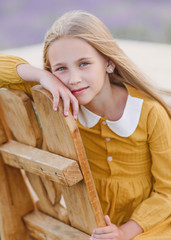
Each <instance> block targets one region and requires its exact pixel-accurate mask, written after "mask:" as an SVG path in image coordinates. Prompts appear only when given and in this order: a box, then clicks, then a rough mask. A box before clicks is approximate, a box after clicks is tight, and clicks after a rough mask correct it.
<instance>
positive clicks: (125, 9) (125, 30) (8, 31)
mask: <svg viewBox="0 0 171 240" xmlns="http://www.w3.org/2000/svg"><path fill="white" fill-rule="evenodd" d="M77 9H81V10H86V11H89V12H91V13H93V14H95V15H96V16H97V17H99V18H100V19H101V20H102V21H103V22H104V23H105V24H106V25H107V27H108V28H109V29H110V31H111V32H112V34H113V35H114V36H115V37H116V38H121V39H132V40H140V41H151V42H162V43H171V0H143V1H140V0H86V1H79V0H48V1H47V0H5V1H3V0H0V50H1V49H6V48H13V47H20V46H25V45H31V44H36V43H41V42H42V41H43V39H44V34H45V32H46V31H47V30H48V28H49V27H50V26H51V24H52V23H53V21H54V20H56V19H57V18H58V17H59V16H61V15H62V14H63V13H65V12H67V11H70V10H77Z"/></svg>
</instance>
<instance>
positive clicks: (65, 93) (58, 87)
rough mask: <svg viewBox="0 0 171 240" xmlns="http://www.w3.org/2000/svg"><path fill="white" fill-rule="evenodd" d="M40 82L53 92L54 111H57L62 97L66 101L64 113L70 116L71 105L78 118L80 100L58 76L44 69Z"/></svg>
mask: <svg viewBox="0 0 171 240" xmlns="http://www.w3.org/2000/svg"><path fill="white" fill-rule="evenodd" d="M39 83H40V84H41V85H42V86H43V87H44V88H45V89H47V90H48V91H49V92H50V93H51V94H52V96H53V109H54V111H57V107H58V103H59V98H60V97H61V98H62V100H63V103H64V115H65V116H68V113H69V108H70V105H71V108H72V111H73V116H74V119H77V115H78V110H79V105H78V100H77V99H76V98H75V96H74V95H73V94H72V93H71V91H70V90H69V89H68V88H67V87H66V86H65V85H64V84H63V83H62V82H61V81H60V80H59V79H58V78H57V77H56V76H54V75H53V74H52V73H50V72H48V71H45V70H44V71H43V72H42V74H41V75H40V80H39Z"/></svg>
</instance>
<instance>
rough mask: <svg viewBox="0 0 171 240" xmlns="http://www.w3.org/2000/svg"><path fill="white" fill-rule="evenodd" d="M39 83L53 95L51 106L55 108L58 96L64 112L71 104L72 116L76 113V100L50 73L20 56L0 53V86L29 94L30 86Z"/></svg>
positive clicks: (65, 112) (66, 111) (66, 112)
mask: <svg viewBox="0 0 171 240" xmlns="http://www.w3.org/2000/svg"><path fill="white" fill-rule="evenodd" d="M35 84H41V85H42V86H43V87H44V88H46V89H47V90H48V91H50V92H51V94H52V95H53V108H54V110H56V109H57V106H58V101H59V98H60V97H61V98H62V100H63V102H64V114H65V116H67V115H68V111H69V107H70V105H71V107H72V110H73V115H74V118H75V119H76V118H77V115H78V101H77V99H76V98H75V97H74V96H73V95H72V93H71V92H70V91H69V89H68V88H66V87H65V85H64V84H63V83H62V82H61V81H60V80H59V79H57V78H56V77H55V76H54V75H53V74H52V73H50V72H48V71H45V70H42V69H38V68H36V67H33V66H31V65H29V64H28V62H27V61H25V60H24V59H22V58H19V57H16V56H10V55H5V54H0V87H3V88H4V87H5V88H10V89H19V90H23V91H25V92H26V93H27V94H29V95H31V91H30V88H31V87H32V86H34V85H35Z"/></svg>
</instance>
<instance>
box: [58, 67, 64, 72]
mask: <svg viewBox="0 0 171 240" xmlns="http://www.w3.org/2000/svg"><path fill="white" fill-rule="evenodd" d="M65 69H66V68H65V67H59V68H58V69H57V71H64V70H65Z"/></svg>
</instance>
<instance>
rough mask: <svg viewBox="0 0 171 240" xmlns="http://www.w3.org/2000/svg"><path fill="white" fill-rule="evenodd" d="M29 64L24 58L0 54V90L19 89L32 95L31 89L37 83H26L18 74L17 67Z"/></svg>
mask: <svg viewBox="0 0 171 240" xmlns="http://www.w3.org/2000/svg"><path fill="white" fill-rule="evenodd" d="M20 64H28V62H27V61H26V60H24V59H22V58H19V57H16V56H11V55H6V54H2V53H1V54H0V88H10V89H19V90H22V91H25V92H26V93H28V94H29V95H31V91H30V88H31V87H32V86H34V85H35V84H36V83H34V82H26V81H24V80H23V79H22V78H21V77H20V76H19V75H18V73H17V66H18V65H20Z"/></svg>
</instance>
